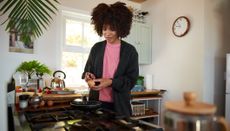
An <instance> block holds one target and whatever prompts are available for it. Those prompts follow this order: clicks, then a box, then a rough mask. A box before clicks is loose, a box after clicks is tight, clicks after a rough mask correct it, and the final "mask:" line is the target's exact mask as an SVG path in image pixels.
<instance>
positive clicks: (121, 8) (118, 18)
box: [91, 2, 133, 38]
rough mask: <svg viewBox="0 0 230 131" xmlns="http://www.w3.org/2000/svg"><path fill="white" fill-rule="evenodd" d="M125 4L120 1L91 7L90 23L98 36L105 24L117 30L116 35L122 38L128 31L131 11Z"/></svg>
mask: <svg viewBox="0 0 230 131" xmlns="http://www.w3.org/2000/svg"><path fill="white" fill-rule="evenodd" d="M125 5H126V4H125V3H122V2H116V3H114V4H111V5H107V4H105V3H101V4H99V5H97V6H96V7H95V8H94V9H93V11H92V14H91V15H92V18H91V23H92V24H93V25H94V29H95V31H96V32H97V33H98V35H99V36H102V30H103V27H104V26H107V25H109V26H110V28H111V29H112V30H114V31H116V32H117V35H118V37H121V38H124V37H126V36H127V35H128V34H129V33H130V28H131V25H132V17H133V13H132V12H131V11H130V10H129V9H128V7H126V6H125Z"/></svg>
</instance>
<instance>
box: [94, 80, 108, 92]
mask: <svg viewBox="0 0 230 131" xmlns="http://www.w3.org/2000/svg"><path fill="white" fill-rule="evenodd" d="M94 82H95V83H96V84H95V86H93V87H92V88H91V89H93V90H101V89H102V88H105V87H109V86H111V85H112V80H111V79H109V78H101V79H94ZM97 83H98V84H97Z"/></svg>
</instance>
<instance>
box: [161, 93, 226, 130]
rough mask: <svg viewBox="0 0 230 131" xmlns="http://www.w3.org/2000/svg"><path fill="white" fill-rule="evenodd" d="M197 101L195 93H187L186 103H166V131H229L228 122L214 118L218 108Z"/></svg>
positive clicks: (221, 118)
mask: <svg viewBox="0 0 230 131" xmlns="http://www.w3.org/2000/svg"><path fill="white" fill-rule="evenodd" d="M195 99H196V94H195V93H194V92H185V93H184V101H179V102H172V101H171V102H165V108H166V110H165V113H164V126H165V131H228V126H227V122H226V120H225V119H224V118H223V117H217V116H214V113H215V112H216V109H217V108H216V106H214V105H211V104H207V103H202V102H196V100H195Z"/></svg>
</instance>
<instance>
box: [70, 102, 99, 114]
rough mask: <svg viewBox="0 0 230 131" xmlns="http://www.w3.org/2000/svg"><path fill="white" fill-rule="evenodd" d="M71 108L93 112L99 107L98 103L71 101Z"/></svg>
mask: <svg viewBox="0 0 230 131" xmlns="http://www.w3.org/2000/svg"><path fill="white" fill-rule="evenodd" d="M70 105H71V106H72V107H75V108H76V109H78V110H83V111H94V110H97V109H99V108H100V107H101V102H100V101H76V100H74V101H72V102H70Z"/></svg>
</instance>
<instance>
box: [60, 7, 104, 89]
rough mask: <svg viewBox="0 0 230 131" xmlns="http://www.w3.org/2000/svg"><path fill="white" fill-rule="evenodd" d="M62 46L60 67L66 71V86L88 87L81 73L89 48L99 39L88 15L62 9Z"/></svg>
mask: <svg viewBox="0 0 230 131" xmlns="http://www.w3.org/2000/svg"><path fill="white" fill-rule="evenodd" d="M62 13H63V15H62V16H63V32H64V33H63V36H62V37H63V44H62V45H63V47H62V54H61V57H62V58H61V68H62V70H63V71H64V72H65V73H66V79H65V84H66V86H67V87H77V89H79V90H81V89H83V90H84V89H88V86H87V84H86V82H85V81H84V80H82V79H81V75H82V73H83V71H84V66H85V63H86V61H87V58H88V55H89V52H90V48H91V47H92V46H93V45H94V43H96V42H97V41H99V40H100V37H99V36H98V35H97V34H96V32H95V31H94V29H93V26H92V25H91V24H90V16H87V15H84V14H77V13H73V12H68V11H63V12H62Z"/></svg>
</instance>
